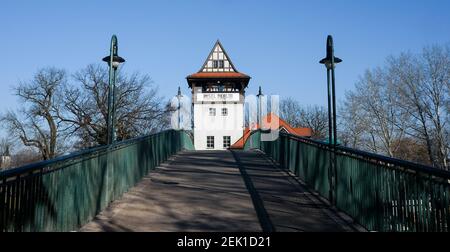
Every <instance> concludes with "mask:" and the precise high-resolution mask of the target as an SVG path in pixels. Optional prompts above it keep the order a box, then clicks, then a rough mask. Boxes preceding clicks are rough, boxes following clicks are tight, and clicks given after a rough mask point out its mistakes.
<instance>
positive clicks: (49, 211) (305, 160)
mask: <svg viewBox="0 0 450 252" xmlns="http://www.w3.org/2000/svg"><path fill="white" fill-rule="evenodd" d="M261 134H264V132H261V131H259V130H258V131H254V132H252V133H251V135H250V136H249V137H248V139H247V142H246V143H245V145H244V148H243V149H242V150H226V151H225V150H224V151H195V150H193V143H192V139H191V136H190V135H189V134H188V133H187V132H185V131H175V130H168V131H164V132H160V133H157V134H153V135H149V136H144V137H140V138H136V139H130V140H127V141H122V142H117V143H114V144H111V145H107V146H101V147H96V148H92V149H87V150H83V151H81V152H78V153H74V154H70V155H66V156H62V157H59V158H57V159H54V160H48V161H43V162H39V163H35V164H30V165H27V166H24V167H20V168H16V169H11V170H6V171H3V172H1V173H0V231H6V232H12V231H17V232H20V231H266V232H275V231H338V232H340V231H342V232H345V231H349V232H356V231H399V232H411V231H438V232H448V231H449V227H450V204H449V200H450V197H449V193H450V186H449V185H450V173H449V172H447V171H443V170H438V169H434V168H431V167H426V166H422V165H418V164H415V163H410V162H406V161H403V160H397V159H392V158H387V157H384V156H380V155H375V154H372V153H366V152H362V151H358V150H354V149H350V148H346V147H342V146H337V147H332V146H331V145H328V144H325V143H322V142H318V141H314V140H311V139H308V138H302V137H298V136H294V135H290V134H285V133H280V136H279V137H278V138H277V139H276V140H274V141H261Z"/></svg>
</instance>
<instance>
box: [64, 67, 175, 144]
mask: <svg viewBox="0 0 450 252" xmlns="http://www.w3.org/2000/svg"><path fill="white" fill-rule="evenodd" d="M73 78H74V80H75V82H74V83H73V84H72V85H67V86H66V88H65V92H64V93H65V95H64V101H63V104H64V113H62V114H60V115H59V118H61V120H62V121H63V122H65V123H66V124H67V125H68V127H67V128H66V130H67V131H68V134H69V135H75V136H77V137H78V139H80V141H79V144H78V145H79V148H82V147H89V146H93V145H98V144H105V143H106V132H107V128H106V121H107V97H108V95H107V94H108V71H107V69H106V68H105V67H103V66H100V65H89V66H87V67H86V68H85V69H83V70H81V71H79V72H77V73H75V74H74V75H73ZM116 83H117V84H116V91H115V93H116V103H115V104H116V114H115V115H116V135H117V139H118V140H123V139H128V138H132V137H136V136H139V135H144V134H149V133H152V132H156V131H159V130H161V129H164V128H167V127H168V122H169V121H168V120H167V115H168V111H167V110H166V107H165V105H166V102H164V101H163V100H162V98H160V97H158V94H157V89H156V88H155V87H153V86H152V83H151V80H150V78H149V77H148V76H147V75H140V74H138V73H135V74H132V75H130V76H127V75H125V74H123V73H121V72H118V75H117V81H116Z"/></svg>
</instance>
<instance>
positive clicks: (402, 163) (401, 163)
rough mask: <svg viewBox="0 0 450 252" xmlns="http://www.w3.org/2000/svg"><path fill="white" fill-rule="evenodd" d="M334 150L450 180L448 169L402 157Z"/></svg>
mask: <svg viewBox="0 0 450 252" xmlns="http://www.w3.org/2000/svg"><path fill="white" fill-rule="evenodd" d="M256 132H264V131H261V130H260V129H258V130H255V131H252V132H251V133H250V135H249V137H248V139H250V136H251V135H253V134H254V133H256ZM280 134H281V135H286V136H287V137H289V138H292V139H296V140H299V141H301V142H303V143H306V144H309V145H316V146H319V147H321V148H324V149H330V146H329V145H328V144H327V143H324V142H320V141H317V140H313V139H309V138H306V137H301V136H297V135H293V134H290V133H285V132H280ZM330 150H332V149H330ZM336 150H337V151H339V154H342V155H346V156H352V157H356V158H362V159H364V160H366V161H369V162H375V161H374V160H373V159H375V160H376V161H378V162H377V164H380V162H382V163H385V165H384V166H386V167H388V168H391V169H398V167H402V168H404V169H407V170H410V171H413V172H421V173H426V174H428V175H433V176H438V177H440V178H443V179H448V180H450V171H446V170H443V169H439V168H435V167H432V166H427V165H423V164H418V163H414V162H411V161H406V160H402V159H398V158H392V157H387V156H384V155H380V154H375V153H371V152H366V151H361V150H357V149H353V148H349V147H344V146H336ZM371 159H372V160H371ZM388 164H392V165H394V166H389V165H388Z"/></svg>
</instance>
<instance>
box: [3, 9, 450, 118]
mask: <svg viewBox="0 0 450 252" xmlns="http://www.w3.org/2000/svg"><path fill="white" fill-rule="evenodd" d="M449 10H450V1H445V0H443V1H437V0H434V1H433V0H430V1H425V0H423V1H411V0H409V1H406V0H397V1H393V0H389V1H380V0H378V1H345V0H341V1H318V0H315V1H300V0H297V1H263V0H258V1H253V0H241V1H237V0H227V1H222V0H218V1H204V0H195V1H194V0H190V1H187V0H184V1H183V0H179V1H167V0H166V1H113V0H109V1H106V0H105V1H100V0H97V1H92V0H90V1H89V0H84V1H83V0H78V1H50V0H40V1H31V0H30V1H22V0H14V1H9V0H2V3H1V8H0V24H1V25H0V27H1V29H0V32H1V35H2V36H1V37H0V48H1V51H2V60H1V61H0V73H1V74H0V100H1V103H0V112H4V111H5V110H6V109H11V108H15V107H16V106H17V104H18V103H17V99H16V97H14V96H13V95H12V87H13V86H14V85H16V84H17V83H18V82H19V81H21V80H28V79H30V78H31V77H32V76H33V74H34V73H35V72H36V71H37V70H38V69H39V68H41V67H47V66H56V67H60V68H64V69H66V70H68V71H69V72H71V73H73V72H74V71H76V70H78V69H80V68H82V67H84V66H86V65H87V64H90V63H96V62H101V58H102V57H103V56H105V55H106V54H107V53H108V50H109V41H110V38H111V35H112V34H117V36H118V39H119V53H120V55H121V56H123V57H124V58H126V60H127V62H126V64H125V65H124V70H125V71H127V72H133V71H140V72H142V73H148V74H149V75H150V76H151V77H152V79H153V81H154V83H155V85H158V86H159V88H160V93H161V94H162V95H164V96H167V97H169V96H171V95H173V94H175V93H176V90H177V87H178V86H179V85H181V86H182V90H183V92H184V93H188V92H189V90H188V88H187V83H186V80H185V77H186V76H187V75H188V74H191V73H193V72H196V71H198V69H199V68H200V67H201V65H202V63H203V61H204V60H205V58H206V56H207V54H208V53H209V51H210V50H211V47H212V46H213V45H214V42H215V41H216V40H217V39H220V40H221V42H222V44H223V46H224V47H225V49H226V50H227V52H228V54H229V56H230V57H231V59H232V60H233V63H234V64H235V66H236V67H237V69H238V70H239V71H241V72H244V73H246V74H248V75H250V76H251V77H252V80H251V81H250V85H249V89H248V93H253V94H254V93H256V92H257V89H258V86H259V85H261V86H262V87H263V92H264V93H270V94H279V95H280V96H281V97H282V98H283V97H287V96H292V97H293V98H295V99H297V100H299V101H300V103H302V104H305V105H308V104H319V105H325V104H326V75H325V68H324V67H323V66H322V65H320V64H319V63H318V61H319V60H320V59H321V58H323V56H324V55H325V42H326V36H327V35H328V34H332V35H333V37H334V41H335V52H336V56H338V57H340V58H342V59H343V63H341V64H340V65H339V66H338V68H337V70H336V71H337V72H336V80H337V82H336V83H337V84H336V85H337V98H338V100H340V99H342V98H343V97H344V93H345V90H350V89H352V88H353V85H354V83H355V82H356V81H357V79H358V76H359V75H361V74H362V73H363V72H364V71H365V69H368V68H373V67H375V66H378V65H381V64H383V62H384V60H385V58H386V57H387V56H388V55H391V54H394V55H395V54H398V53H400V52H402V51H413V52H418V51H420V50H421V48H422V47H423V46H425V45H430V44H444V43H448V42H450V29H449V27H450V15H449Z"/></svg>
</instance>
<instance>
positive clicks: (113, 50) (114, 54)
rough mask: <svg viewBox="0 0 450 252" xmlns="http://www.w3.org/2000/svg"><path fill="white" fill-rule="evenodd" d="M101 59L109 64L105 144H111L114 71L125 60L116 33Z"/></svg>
mask: <svg viewBox="0 0 450 252" xmlns="http://www.w3.org/2000/svg"><path fill="white" fill-rule="evenodd" d="M103 61H105V62H106V63H108V66H109V85H108V115H107V116H108V118H107V122H106V125H107V126H106V127H107V139H106V143H107V144H112V143H113V142H114V140H115V130H114V124H115V89H116V72H117V68H119V65H120V64H121V63H123V62H125V59H124V58H122V57H120V56H119V55H118V43H117V37H116V35H113V36H112V38H111V47H110V53H109V55H108V56H106V57H104V58H103Z"/></svg>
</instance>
